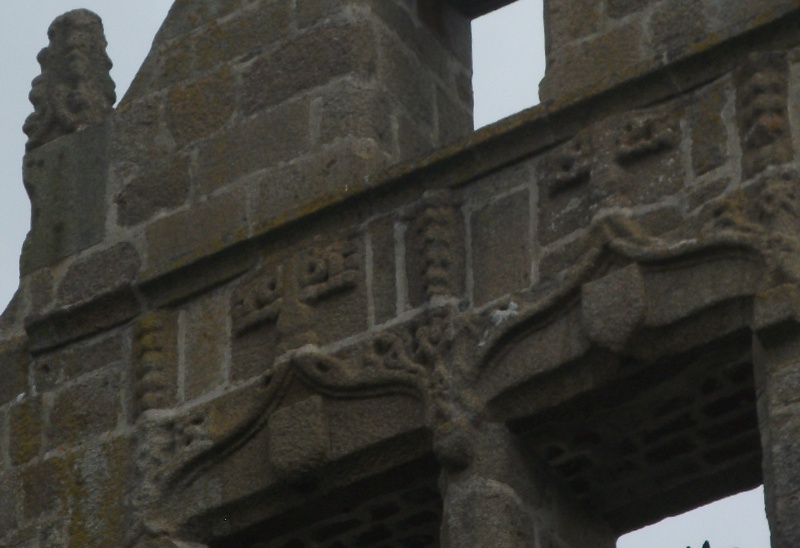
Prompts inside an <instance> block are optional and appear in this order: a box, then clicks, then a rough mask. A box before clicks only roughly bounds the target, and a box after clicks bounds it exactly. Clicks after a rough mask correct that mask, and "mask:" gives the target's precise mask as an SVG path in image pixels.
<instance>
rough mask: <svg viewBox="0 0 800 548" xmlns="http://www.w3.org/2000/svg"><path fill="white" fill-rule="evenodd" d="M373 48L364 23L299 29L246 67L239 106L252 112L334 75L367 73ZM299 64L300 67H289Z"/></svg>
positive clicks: (372, 61) (372, 67) (372, 62)
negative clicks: (274, 49) (308, 29)
mask: <svg viewBox="0 0 800 548" xmlns="http://www.w3.org/2000/svg"><path fill="white" fill-rule="evenodd" d="M375 51H376V48H375V37H374V35H373V33H372V31H371V29H370V28H369V26H368V25H366V24H358V25H352V24H351V25H343V24H334V25H330V26H325V27H320V28H316V29H314V32H306V33H303V34H301V35H300V36H298V37H297V38H295V39H293V40H291V41H289V42H287V43H285V44H284V45H283V46H282V47H281V48H280V49H279V50H277V51H273V52H270V53H269V54H266V55H264V56H262V57H260V58H259V59H257V60H256V61H254V62H253V64H252V65H251V66H250V67H249V68H248V70H247V72H246V73H245V74H244V76H243V77H244V88H243V96H242V108H243V110H244V112H245V113H246V114H252V113H254V112H257V111H259V110H261V109H264V108H266V107H270V106H274V105H278V104H280V103H282V102H284V101H286V100H287V99H290V98H291V97H293V96H295V95H297V94H299V93H300V92H302V91H305V90H308V89H310V88H312V87H316V86H320V85H322V84H326V83H328V82H329V81H331V80H332V79H333V78H336V77H338V76H344V75H347V74H352V75H360V76H369V75H370V74H373V73H374V71H375V63H376V59H375V57H376V55H375ZM308 60H313V62H308ZM299 66H302V67H303V70H291V69H290V68H289V67H299Z"/></svg>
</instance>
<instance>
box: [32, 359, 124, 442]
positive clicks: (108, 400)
mask: <svg viewBox="0 0 800 548" xmlns="http://www.w3.org/2000/svg"><path fill="white" fill-rule="evenodd" d="M121 412H122V402H121V386H120V380H119V373H118V372H117V371H116V370H114V369H109V370H106V371H104V372H102V373H100V374H97V375H95V376H92V377H90V378H88V379H85V380H81V381H79V382H78V383H76V384H74V385H71V386H69V387H67V388H65V389H63V390H61V391H59V392H58V393H56V395H55V398H54V400H53V406H52V409H51V410H50V421H49V427H48V429H47V448H48V450H52V449H55V448H58V447H71V446H75V445H80V444H83V443H86V442H88V441H89V440H90V439H91V438H92V437H94V436H97V435H99V434H102V433H104V432H108V431H110V430H113V429H114V428H115V427H116V425H117V423H118V421H119V419H120V413H121Z"/></svg>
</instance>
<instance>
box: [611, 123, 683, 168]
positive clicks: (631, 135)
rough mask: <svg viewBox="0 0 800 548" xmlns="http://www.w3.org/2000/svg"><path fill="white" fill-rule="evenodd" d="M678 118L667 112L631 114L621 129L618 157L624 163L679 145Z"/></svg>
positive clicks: (618, 141) (617, 142)
mask: <svg viewBox="0 0 800 548" xmlns="http://www.w3.org/2000/svg"><path fill="white" fill-rule="evenodd" d="M679 140H680V128H679V127H678V124H677V120H676V119H675V118H674V117H673V116H670V115H666V114H637V115H631V116H630V117H629V118H628V119H627V120H626V121H625V122H624V123H623V124H622V127H621V128H620V129H619V133H618V135H617V139H616V147H617V148H616V159H617V162H619V163H620V164H622V165H625V164H630V163H633V162H635V161H638V160H640V159H642V158H645V157H647V156H650V155H652V154H657V153H659V152H662V151H664V150H669V149H672V148H675V147H676V146H678V142H679Z"/></svg>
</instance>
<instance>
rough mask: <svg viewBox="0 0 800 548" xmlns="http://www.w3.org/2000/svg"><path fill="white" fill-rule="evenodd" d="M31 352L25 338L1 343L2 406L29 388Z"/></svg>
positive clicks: (0, 390)
mask: <svg viewBox="0 0 800 548" xmlns="http://www.w3.org/2000/svg"><path fill="white" fill-rule="evenodd" d="M29 362H30V354H29V353H28V345H27V342H26V341H25V340H24V339H13V340H11V341H6V342H2V343H0V406H3V405H5V404H7V403H9V402H11V401H13V400H14V399H16V398H17V397H18V396H19V395H20V394H24V393H25V392H27V390H28V363H29Z"/></svg>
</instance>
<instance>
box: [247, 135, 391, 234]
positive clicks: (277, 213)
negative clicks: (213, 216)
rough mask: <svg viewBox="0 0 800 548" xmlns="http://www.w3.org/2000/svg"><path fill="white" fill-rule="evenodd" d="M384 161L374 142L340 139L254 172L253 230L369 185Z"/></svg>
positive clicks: (383, 164) (385, 160)
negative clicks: (316, 149) (282, 162)
mask: <svg viewBox="0 0 800 548" xmlns="http://www.w3.org/2000/svg"><path fill="white" fill-rule="evenodd" d="M388 164H389V162H388V157H387V155H386V153H385V152H384V151H383V150H381V149H379V148H378V147H377V146H376V144H375V142H374V141H372V140H369V139H342V140H340V141H338V142H337V143H336V144H334V145H333V146H330V147H325V148H323V149H322V150H321V151H320V152H319V153H316V154H307V155H303V156H300V157H298V158H297V159H296V160H295V161H293V162H291V163H288V164H285V165H283V166H280V167H278V168H275V169H270V170H265V171H263V172H259V173H256V174H254V175H253V178H252V183H256V182H257V183H258V197H257V201H256V204H255V219H254V224H255V228H256V231H259V230H261V229H263V228H266V227H270V226H275V225H276V224H280V223H281V221H282V220H284V219H293V218H297V217H300V216H302V215H303V213H304V212H306V211H308V209H309V208H311V209H313V208H315V207H317V206H319V205H324V204H326V203H333V202H335V201H337V200H339V199H341V198H342V197H344V196H347V195H349V194H355V193H357V192H358V191H359V190H363V189H365V188H367V187H369V186H370V184H371V183H372V182H373V180H374V177H373V175H374V174H376V173H380V172H381V170H382V169H383V168H385V167H386V166H387V165H388Z"/></svg>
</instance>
